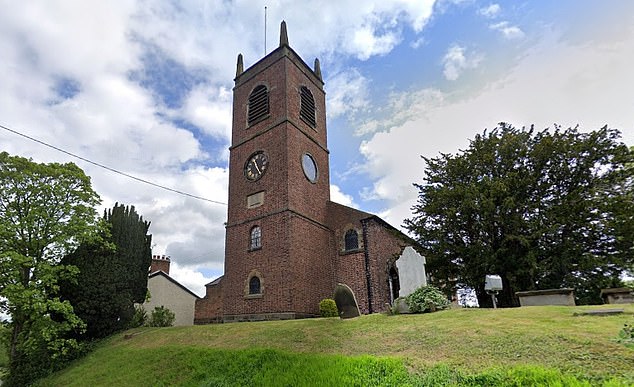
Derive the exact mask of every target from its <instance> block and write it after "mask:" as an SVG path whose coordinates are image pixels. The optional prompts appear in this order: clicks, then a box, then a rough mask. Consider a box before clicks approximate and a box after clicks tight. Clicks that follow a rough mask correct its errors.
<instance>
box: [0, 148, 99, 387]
mask: <svg viewBox="0 0 634 387" xmlns="http://www.w3.org/2000/svg"><path fill="white" fill-rule="evenodd" d="M99 201H100V200H99V196H98V195H97V193H95V192H94V191H93V190H92V188H91V184H90V178H89V177H88V176H86V175H85V174H84V172H83V171H82V170H81V169H80V168H78V167H77V166H76V165H75V164H73V163H68V164H59V163H50V164H38V163H35V162H33V161H31V160H29V159H25V158H23V157H17V156H10V155H9V154H8V153H6V152H2V153H0V272H1V273H2V277H0V300H1V301H0V311H1V312H3V313H7V314H9V315H11V322H10V328H11V337H10V339H9V356H10V359H11V360H10V375H9V378H8V379H7V380H6V384H8V385H11V384H14V385H15V384H21V383H23V382H24V383H26V382H28V380H29V374H28V373H27V372H26V371H25V369H27V368H32V369H33V371H38V372H43V373H46V372H48V370H50V369H53V368H55V366H56V364H58V363H59V362H62V361H63V359H64V358H67V357H68V356H71V354H72V353H73V351H76V350H77V349H78V344H77V342H76V341H75V340H73V339H68V338H67V337H66V335H67V334H68V333H69V332H73V331H80V330H81V329H83V323H82V321H81V320H80V319H79V318H77V316H76V315H75V314H74V313H73V308H72V306H71V305H70V303H69V302H68V301H63V300H61V299H60V298H59V297H57V292H58V290H59V281H60V280H66V281H72V280H73V278H74V277H75V276H76V275H77V268H75V267H73V266H68V265H60V264H58V263H59V261H60V258H61V257H62V256H63V255H64V254H66V253H69V252H71V251H73V250H74V249H75V248H76V247H77V246H78V245H79V244H80V243H82V242H86V241H92V240H94V239H95V235H96V234H97V230H98V225H97V222H96V216H95V215H96V214H95V209H94V207H95V206H96V205H97V204H99ZM19 374H21V375H19ZM23 378H25V379H23Z"/></svg>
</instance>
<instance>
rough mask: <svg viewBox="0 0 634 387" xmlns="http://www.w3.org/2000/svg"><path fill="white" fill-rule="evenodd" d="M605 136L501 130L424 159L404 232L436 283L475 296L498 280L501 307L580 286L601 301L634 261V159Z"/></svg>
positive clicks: (584, 299) (611, 135)
mask: <svg viewBox="0 0 634 387" xmlns="http://www.w3.org/2000/svg"><path fill="white" fill-rule="evenodd" d="M619 136H620V134H619V132H618V131H617V130H613V129H608V128H607V127H604V128H601V129H600V130H597V131H594V132H590V133H581V132H579V131H578V130H577V129H576V128H575V129H566V130H562V129H561V128H560V127H556V128H555V130H554V131H548V130H543V131H540V132H537V131H535V130H534V129H533V128H530V129H525V128H522V129H516V128H513V127H512V126H510V125H508V124H504V123H502V124H500V126H499V127H497V128H495V129H494V130H493V131H490V132H487V131H485V132H484V133H483V134H481V135H477V136H476V137H475V139H473V140H472V141H471V142H470V144H469V147H468V148H467V149H466V150H463V151H460V153H458V154H456V155H451V154H441V155H440V156H437V157H433V158H424V159H425V161H426V163H427V168H426V170H425V178H424V183H423V184H415V186H416V187H417V188H418V190H419V197H418V201H417V203H416V205H415V206H414V207H413V217H412V218H410V219H408V220H406V222H405V224H406V226H407V228H408V229H409V230H410V231H412V232H413V233H414V234H415V235H417V239H418V241H419V243H420V244H421V245H422V246H423V248H424V250H425V253H426V254H425V255H426V258H427V266H428V268H429V271H430V272H431V273H432V276H433V278H434V281H435V283H436V284H438V285H441V286H446V287H447V288H448V290H451V291H455V289H456V288H458V287H465V286H466V287H470V288H473V289H475V291H476V294H477V297H478V302H479V304H480V305H481V306H488V305H491V300H490V297H489V296H488V295H487V294H486V292H485V290H484V278H485V275H487V274H499V275H500V276H501V277H502V281H503V286H504V290H503V291H502V292H501V293H500V294H499V296H498V299H499V301H500V305H501V306H516V305H518V300H517V298H516V297H515V292H516V291H521V290H536V289H551V288H560V287H571V288H575V294H576V296H577V297H578V300H577V302H578V303H582V304H583V303H600V302H601V299H600V294H599V293H600V289H601V288H607V287H618V286H619V285H620V278H619V277H620V276H621V274H622V273H624V272H625V271H626V270H627V269H628V267H631V266H632V264H633V262H634V245H633V243H634V238H632V235H633V234H634V200H632V197H633V191H634V184H633V173H634V169H632V168H627V164H628V163H631V162H632V161H633V160H634V153H633V152H630V151H629V150H628V148H627V147H626V146H625V145H623V144H622V143H619V142H618V139H619Z"/></svg>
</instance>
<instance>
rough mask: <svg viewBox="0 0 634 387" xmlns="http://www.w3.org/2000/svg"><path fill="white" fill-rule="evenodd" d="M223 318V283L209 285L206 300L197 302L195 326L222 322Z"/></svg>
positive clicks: (201, 299)
mask: <svg viewBox="0 0 634 387" xmlns="http://www.w3.org/2000/svg"><path fill="white" fill-rule="evenodd" d="M221 318H222V281H220V283H218V284H216V285H207V286H206V294H205V297H204V298H199V299H197V300H196V306H195V313H194V324H209V323H213V322H220V321H221Z"/></svg>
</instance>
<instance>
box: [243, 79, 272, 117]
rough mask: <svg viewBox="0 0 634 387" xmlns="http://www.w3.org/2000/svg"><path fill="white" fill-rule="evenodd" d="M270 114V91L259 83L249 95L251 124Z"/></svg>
mask: <svg viewBox="0 0 634 387" xmlns="http://www.w3.org/2000/svg"><path fill="white" fill-rule="evenodd" d="M268 115H269V91H268V90H267V89H266V86H264V85H259V86H258V87H256V88H255V89H253V91H252V92H251V95H249V117H248V121H249V126H250V125H253V124H255V123H256V122H258V121H260V120H261V119H263V118H265V117H266V116H268Z"/></svg>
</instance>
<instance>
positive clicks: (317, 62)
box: [313, 58, 323, 81]
mask: <svg viewBox="0 0 634 387" xmlns="http://www.w3.org/2000/svg"><path fill="white" fill-rule="evenodd" d="M313 67H314V69H313V72H314V73H315V75H316V76H317V78H319V80H320V81H323V79H322V78H321V66H320V65H319V59H318V58H315V66H313Z"/></svg>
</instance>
